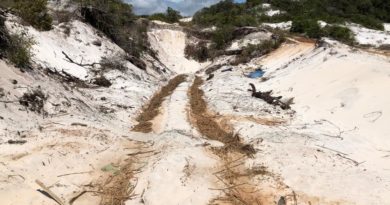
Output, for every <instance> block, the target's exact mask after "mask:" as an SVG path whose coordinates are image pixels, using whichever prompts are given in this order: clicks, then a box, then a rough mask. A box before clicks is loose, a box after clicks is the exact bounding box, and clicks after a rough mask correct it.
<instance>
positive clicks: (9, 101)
mask: <svg viewBox="0 0 390 205" xmlns="http://www.w3.org/2000/svg"><path fill="white" fill-rule="evenodd" d="M0 102H2V103H5V104H7V103H16V102H18V101H11V100H0Z"/></svg>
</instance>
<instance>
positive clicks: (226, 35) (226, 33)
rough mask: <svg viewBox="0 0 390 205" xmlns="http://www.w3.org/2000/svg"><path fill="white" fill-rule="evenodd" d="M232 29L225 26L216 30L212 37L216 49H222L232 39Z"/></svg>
mask: <svg viewBox="0 0 390 205" xmlns="http://www.w3.org/2000/svg"><path fill="white" fill-rule="evenodd" d="M233 31H234V27H233V26H230V25H227V26H223V27H221V28H218V29H217V30H216V31H215V32H214V33H213V36H212V41H213V43H214V46H215V48H216V49H224V48H226V47H227V46H228V44H229V43H230V42H231V41H232V40H233V39H234V36H233Z"/></svg>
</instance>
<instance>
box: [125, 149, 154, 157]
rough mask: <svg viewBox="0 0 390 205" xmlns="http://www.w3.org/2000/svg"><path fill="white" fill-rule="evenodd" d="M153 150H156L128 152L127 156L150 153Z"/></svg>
mask: <svg viewBox="0 0 390 205" xmlns="http://www.w3.org/2000/svg"><path fill="white" fill-rule="evenodd" d="M152 152H154V150H151V151H145V152H136V153H130V154H127V156H135V155H140V154H148V153H152Z"/></svg>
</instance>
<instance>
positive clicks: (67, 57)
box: [62, 51, 100, 67]
mask: <svg viewBox="0 0 390 205" xmlns="http://www.w3.org/2000/svg"><path fill="white" fill-rule="evenodd" d="M62 54H63V55H64V56H65V58H66V59H67V60H68V61H69V63H73V64H76V65H78V66H81V67H85V66H91V67H93V66H95V65H100V63H90V64H82V63H77V62H75V61H74V60H73V59H71V58H70V57H69V56H68V54H66V53H65V52H64V51H62Z"/></svg>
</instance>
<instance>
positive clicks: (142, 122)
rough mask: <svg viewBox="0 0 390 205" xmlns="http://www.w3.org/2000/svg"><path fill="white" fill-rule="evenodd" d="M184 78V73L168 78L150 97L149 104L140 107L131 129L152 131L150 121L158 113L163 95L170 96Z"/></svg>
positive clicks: (144, 131)
mask: <svg viewBox="0 0 390 205" xmlns="http://www.w3.org/2000/svg"><path fill="white" fill-rule="evenodd" d="M186 78H187V76H186V75H178V76H176V77H175V78H173V79H172V80H170V81H169V83H168V84H167V85H166V86H164V87H162V88H161V90H160V91H159V92H157V93H156V94H155V95H154V96H153V97H152V99H151V100H150V102H149V104H148V105H147V106H145V107H144V108H143V109H142V112H141V114H140V115H138V117H137V121H138V124H137V125H136V126H135V127H134V128H133V131H135V132H143V133H149V132H152V126H153V123H151V122H150V121H151V120H153V119H154V118H155V117H157V115H158V114H159V113H160V107H161V104H162V103H163V101H164V99H165V97H167V96H170V95H171V94H172V93H173V91H174V90H175V89H176V88H177V86H179V85H180V84H181V83H182V82H184V81H185V80H186Z"/></svg>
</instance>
